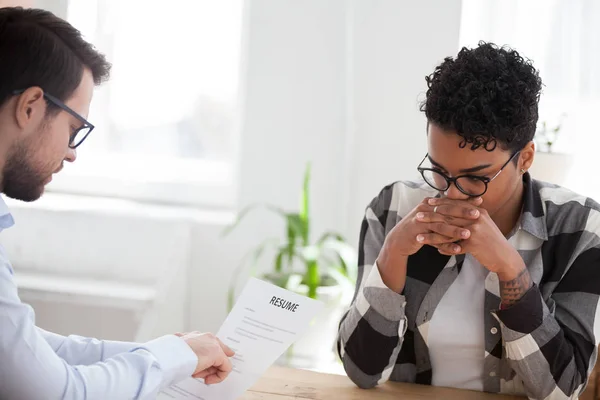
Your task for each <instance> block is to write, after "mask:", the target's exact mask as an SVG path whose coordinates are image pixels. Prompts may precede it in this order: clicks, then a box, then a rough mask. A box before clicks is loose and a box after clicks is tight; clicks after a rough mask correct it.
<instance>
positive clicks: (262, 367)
mask: <svg viewBox="0 0 600 400" xmlns="http://www.w3.org/2000/svg"><path fill="white" fill-rule="evenodd" d="M322 308H323V303H322V302H320V301H316V300H313V299H311V298H308V297H306V296H303V295H300V294H298V293H294V292H291V291H289V290H285V289H283V288H280V287H278V286H275V285H272V284H270V283H267V282H264V281H261V280H259V279H256V278H251V279H250V280H249V281H248V283H247V284H246V286H245V287H244V290H243V291H242V293H241V294H240V296H239V298H238V299H237V301H236V304H235V306H234V307H233V309H232V310H231V312H230V313H229V315H228V316H227V318H226V319H225V322H224V323H223V325H222V326H221V329H219V331H218V332H217V337H218V338H219V339H221V341H223V343H225V344H226V345H227V346H229V347H231V349H232V350H233V351H235V356H233V357H232V360H231V361H232V364H233V371H231V373H230V374H229V376H228V377H227V379H225V381H223V382H221V383H218V384H215V385H206V384H204V381H203V380H202V379H194V378H188V379H186V380H184V381H182V382H180V383H178V384H177V385H173V386H171V387H169V388H168V389H166V390H164V391H163V392H161V393H160V394H159V395H158V399H159V400H169V399H187V400H194V399H199V400H217V399H218V400H234V399H236V398H238V397H239V396H241V395H242V394H243V393H244V392H245V391H246V390H248V389H249V388H250V387H251V386H252V385H253V384H254V383H255V382H256V381H257V380H258V379H259V378H260V377H261V376H262V375H263V374H264V373H265V371H266V370H267V369H268V368H269V367H270V366H271V365H272V364H273V363H274V362H275V361H276V360H277V359H278V358H279V357H280V356H281V355H282V354H283V353H284V352H285V351H286V350H287V349H288V348H289V347H290V346H291V345H292V344H293V343H294V342H295V341H296V340H298V339H299V338H300V337H301V336H302V334H304V332H305V331H306V330H307V329H308V327H309V325H310V321H311V320H312V319H313V318H314V317H315V316H316V315H317V314H318V313H319V312H320V311H321V310H322Z"/></svg>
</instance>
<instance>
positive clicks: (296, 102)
mask: <svg viewBox="0 0 600 400" xmlns="http://www.w3.org/2000/svg"><path fill="white" fill-rule="evenodd" d="M247 17H248V19H247V20H248V27H247V35H248V36H247V38H246V41H247V44H248V48H247V54H246V56H245V58H246V66H245V68H246V74H245V76H244V90H243V92H244V93H245V98H244V114H243V121H242V122H243V129H242V134H241V142H240V143H241V144H240V151H239V155H240V159H239V187H238V188H237V189H238V193H239V204H240V205H246V204H249V203H253V202H263V201H266V202H271V203H275V204H278V205H280V206H283V207H286V208H296V207H297V206H298V192H299V189H300V184H301V179H302V173H303V170H304V166H305V163H306V162H307V161H309V160H310V161H312V163H313V176H314V179H313V185H312V196H313V197H312V212H313V218H314V220H315V222H314V225H313V228H314V233H315V234H316V233H319V232H320V231H322V230H324V229H337V230H340V231H342V232H343V233H344V234H346V235H347V236H348V237H349V238H350V239H351V240H352V241H353V242H355V241H356V239H357V237H358V229H359V224H360V220H361V218H362V213H363V210H364V207H365V205H366V204H367V202H368V201H369V200H370V199H371V198H372V197H373V196H375V195H376V194H377V192H378V191H379V189H380V188H381V187H382V186H383V185H385V184H387V183H389V182H391V181H393V180H397V179H400V178H410V177H413V176H415V175H414V170H415V167H416V164H417V163H418V161H419V159H420V158H421V157H422V155H423V153H424V151H425V137H424V135H425V133H424V131H425V126H424V118H423V116H422V115H421V114H420V113H419V112H418V96H419V94H420V93H422V92H423V91H424V89H425V80H424V76H425V75H426V74H428V73H429V72H431V71H432V69H433V67H434V66H435V64H436V63H437V62H439V61H440V60H441V59H442V58H443V57H444V56H446V55H450V54H454V53H455V52H456V51H457V48H458V29H459V21H460V0H447V1H444V2H440V1H434V0H427V1H397V0H351V1H344V0H329V1H322V0H303V1H295V0H277V1H274V0H251V1H250V2H249V8H248V16H247ZM54 198H55V199H56V200H57V201H56V202H55V201H53V198H52V196H50V195H49V196H48V197H47V199H45V201H41V202H40V203H38V204H37V205H35V204H34V205H28V206H24V205H21V204H17V205H13V208H14V209H15V210H16V217H17V224H18V225H17V226H16V227H15V228H14V229H11V230H10V231H8V232H6V233H5V234H3V237H2V238H1V239H2V242H3V244H4V245H5V246H6V248H7V250H8V251H9V254H12V260H13V263H14V264H15V267H16V270H17V274H18V273H19V270H21V271H35V272H36V273H47V274H55V273H63V274H65V275H66V276H73V275H80V276H83V277H100V276H102V277H104V278H105V279H110V280H116V281H120V282H129V283H131V284H136V285H146V286H149V287H159V286H158V285H159V283H164V279H165V277H166V278H169V277H170V278H173V276H175V277H179V279H174V285H173V286H171V288H170V291H169V292H168V294H167V296H166V299H165V303H164V306H163V307H159V309H160V312H159V313H158V315H159V317H158V321H159V324H158V326H157V327H156V329H154V330H153V331H152V334H160V333H164V332H172V331H175V330H180V329H198V330H213V331H214V330H216V329H217V328H218V326H219V324H220V323H221V321H222V320H223V318H224V317H225V315H226V310H225V295H226V289H227V285H228V282H229V279H230V276H231V273H232V271H233V269H234V267H235V266H236V264H237V262H238V261H239V260H240V258H241V256H242V255H243V254H244V253H245V252H246V250H247V249H248V248H249V247H250V246H251V245H253V244H256V243H257V241H258V239H260V238H262V237H264V236H268V235H280V234H281V233H282V231H281V229H282V224H281V222H280V221H279V220H278V219H277V218H273V217H271V216H267V215H265V214H256V215H255V216H253V217H250V218H249V219H248V220H247V221H246V223H245V224H243V225H242V226H241V229H240V230H239V231H237V232H235V233H234V234H233V235H232V236H231V237H230V238H227V239H223V238H221V237H220V236H219V233H220V231H221V229H222V228H223V226H224V224H225V223H226V222H227V221H228V220H229V218H230V217H231V216H230V215H228V214H227V213H218V214H217V213H213V212H201V211H198V210H194V211H192V210H186V209H169V208H165V207H151V206H134V207H133V208H132V206H131V205H130V203H127V202H111V201H108V202H106V201H105V202H96V203H94V202H91V201H90V200H89V199H86V198H72V199H70V200H65V198H64V197H56V196H55V197H54ZM57 204H58V205H57ZM60 208H67V209H68V210H70V211H57V209H60ZM73 208H75V209H74V210H71V209H73ZM69 221H72V222H73V223H75V224H76V225H75V228H73V227H69V226H68V225H67V222H69ZM157 280H158V282H156V281H157ZM39 307H42V306H39ZM77 310H78V309H75V308H74V309H73V313H74V315H73V318H74V319H76V320H77V313H81V312H82V311H80V310H79V311H77ZM38 312H40V311H39V310H38ZM43 312H44V313H45V314H47V313H53V312H57V307H54V306H53V307H46V308H44V309H43ZM88 312H89V311H88ZM103 318H104V319H103V320H102V322H103V323H110V322H109V321H110V318H109V317H107V316H105V315H104V316H103ZM115 318H123V317H122V315H121V314H119V312H117V311H115ZM132 318H133V317H132ZM53 321H57V319H54V318H45V319H44V322H45V323H46V324H48V325H49V326H47V327H48V328H51V329H54V330H60V329H61V326H56V324H54V325H52V324H53ZM89 324H90V322H89V321H88V322H86V326H87V327H89ZM62 328H64V325H63V326H62ZM84 328H85V327H83V326H82V327H81V329H82V330H83V329H84ZM69 329H71V330H72V329H75V328H73V327H72V326H71V327H69ZM86 329H87V328H86ZM90 329H91V328H90ZM93 329H95V330H96V331H98V329H100V328H93ZM93 329H92V330H93ZM112 334H114V335H117V333H111V335H112ZM124 336H125V334H124ZM124 339H126V338H125V337H124Z"/></svg>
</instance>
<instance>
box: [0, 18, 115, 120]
mask: <svg viewBox="0 0 600 400" xmlns="http://www.w3.org/2000/svg"><path fill="white" fill-rule="evenodd" d="M84 67H87V68H89V69H90V70H91V72H92V75H93V78H94V83H95V84H96V85H99V84H100V83H102V82H103V81H105V80H107V79H108V77H109V73H110V64H109V63H108V62H107V61H106V58H105V57H104V55H102V54H100V53H99V52H98V51H97V50H96V49H95V48H94V46H92V45H91V44H90V43H88V42H86V41H85V40H84V39H83V37H82V35H81V33H80V32H79V31H78V30H77V29H75V28H74V27H73V26H72V25H71V24H69V23H68V22H66V21H64V20H63V19H61V18H58V17H57V16H56V15H54V14H52V13H51V12H49V11H45V10H39V9H23V8H21V7H7V8H0V106H2V105H3V104H4V103H5V102H6V101H7V100H8V99H9V98H10V96H12V94H13V92H14V91H15V90H21V89H27V88H30V87H32V86H39V87H41V88H42V89H43V90H44V91H45V92H47V93H49V94H51V95H53V96H55V97H58V98H59V99H60V100H62V101H66V100H67V99H69V98H70V97H71V95H72V94H73V92H75V90H76V89H77V87H78V86H79V84H80V83H81V78H82V76H83V70H84ZM57 110H58V109H57V108H55V107H54V105H53V104H52V103H48V111H49V112H54V111H57Z"/></svg>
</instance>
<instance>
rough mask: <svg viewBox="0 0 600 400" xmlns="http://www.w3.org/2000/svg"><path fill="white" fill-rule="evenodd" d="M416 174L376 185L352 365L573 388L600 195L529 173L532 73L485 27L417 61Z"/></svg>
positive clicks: (592, 331)
mask: <svg viewBox="0 0 600 400" xmlns="http://www.w3.org/2000/svg"><path fill="white" fill-rule="evenodd" d="M426 80H427V85H428V90H427V94H426V99H425V101H424V103H423V105H422V110H423V111H425V115H426V117H427V144H428V150H429V151H428V154H427V155H426V156H425V158H424V159H423V161H422V162H421V164H420V165H419V166H418V171H419V172H420V173H421V175H422V176H423V178H424V182H396V183H394V184H391V185H389V186H387V187H385V188H383V190H382V191H381V192H380V193H379V195H378V196H377V197H375V198H374V199H373V201H372V202H371V203H370V205H369V206H368V207H367V209H366V214H365V218H364V220H363V224H362V228H361V233H360V250H359V251H360V254H359V264H360V274H359V278H358V282H357V290H356V294H355V298H354V300H353V303H352V306H351V308H350V310H349V311H348V312H347V314H346V315H345V317H344V319H343V320H342V322H341V324H340V331H339V341H338V350H339V352H340V356H341V358H342V360H343V363H344V366H345V369H346V371H347V373H348V375H349V376H350V378H351V379H352V380H353V381H354V382H355V383H356V384H357V385H358V386H360V387H363V388H369V387H373V386H375V385H377V384H378V383H380V382H383V381H385V380H387V379H391V380H395V381H404V382H416V383H421V384H431V385H438V386H450V387H457V388H464V389H472V390H481V391H488V392H501V393H517V394H525V395H527V396H529V397H530V398H535V399H571V398H573V399H574V398H577V397H578V396H579V394H580V393H581V392H582V391H583V389H584V388H585V385H586V381H587V378H588V375H589V374H590V372H591V371H592V368H593V367H594V364H595V362H596V357H597V351H598V350H597V349H598V348H597V343H598V340H599V338H600V336H599V333H598V332H597V330H598V328H597V325H598V321H597V319H596V315H597V314H596V313H597V310H598V294H599V293H600V238H599V235H600V206H599V205H598V204H597V203H596V202H594V201H592V200H591V199H588V198H585V197H583V196H580V195H577V194H575V193H572V192H571V191H569V190H567V189H564V188H561V187H558V186H556V185H552V184H549V183H543V182H539V181H536V180H534V179H532V178H531V177H530V175H529V173H528V172H527V170H528V169H529V168H530V166H531V165H532V163H533V162H534V156H535V148H534V144H533V142H532V139H533V137H534V134H535V131H536V123H537V119H538V101H539V96H540V92H541V87H542V82H541V80H540V78H539V76H538V73H537V71H536V70H535V69H534V68H533V66H532V65H531V63H530V62H529V61H527V60H524V59H523V58H522V57H521V56H520V55H519V54H518V53H517V52H516V51H514V50H511V49H508V48H498V47H497V46H495V45H493V44H488V43H481V44H480V45H479V46H478V47H476V48H474V49H467V48H463V49H462V50H461V51H460V52H459V54H458V56H457V57H456V58H455V59H453V58H450V57H449V58H446V59H445V60H444V62H442V63H441V64H440V65H439V66H438V67H437V68H436V69H435V71H434V72H433V73H432V74H431V75H430V76H428V77H427V79H426Z"/></svg>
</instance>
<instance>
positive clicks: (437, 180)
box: [417, 151, 520, 197]
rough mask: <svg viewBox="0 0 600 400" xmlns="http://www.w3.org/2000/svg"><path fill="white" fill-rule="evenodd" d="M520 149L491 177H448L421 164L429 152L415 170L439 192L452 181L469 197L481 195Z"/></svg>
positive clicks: (447, 187) (443, 190)
mask: <svg viewBox="0 0 600 400" xmlns="http://www.w3.org/2000/svg"><path fill="white" fill-rule="evenodd" d="M519 153H520V151H517V152H516V153H514V154H513V155H512V156H511V157H510V158H509V159H508V161H507V162H505V163H504V165H503V166H502V167H501V168H500V170H499V171H498V172H496V174H495V175H494V176H492V177H491V178H488V177H487V176H476V175H459V176H456V177H454V178H452V177H449V176H448V175H446V174H444V173H443V172H442V171H440V170H439V169H435V168H423V167H421V165H422V164H423V163H424V162H425V160H426V159H427V157H428V156H429V154H426V155H425V158H423V160H422V161H421V163H420V164H419V166H418V167H417V170H418V171H419V172H420V173H421V175H422V176H423V179H424V180H425V182H427V184H428V185H429V186H431V187H432V188H434V189H435V190H439V191H440V192H445V191H446V190H448V189H449V188H450V185H451V184H452V183H454V186H456V188H457V189H458V190H460V191H461V192H462V193H464V194H466V195H467V196H470V197H478V196H482V195H483V194H484V193H485V192H487V188H488V184H489V183H490V182H491V181H493V180H494V179H496V177H497V176H498V175H500V172H502V170H503V169H504V168H505V167H506V166H507V165H508V163H510V162H511V161H512V160H513V159H514V158H515V157H516V155H517V154H519Z"/></svg>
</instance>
